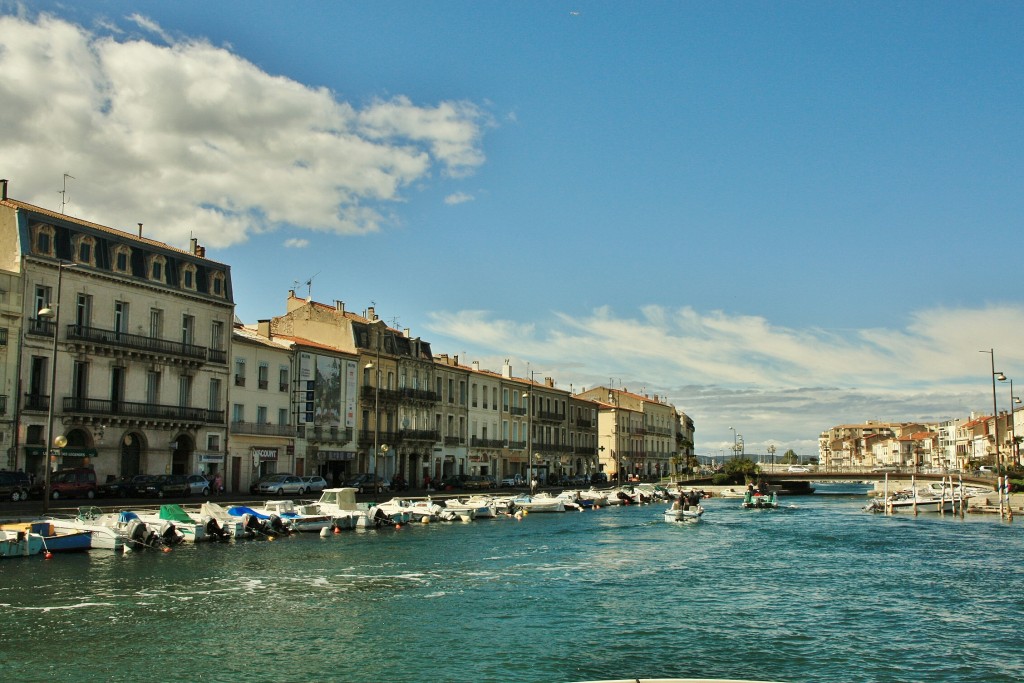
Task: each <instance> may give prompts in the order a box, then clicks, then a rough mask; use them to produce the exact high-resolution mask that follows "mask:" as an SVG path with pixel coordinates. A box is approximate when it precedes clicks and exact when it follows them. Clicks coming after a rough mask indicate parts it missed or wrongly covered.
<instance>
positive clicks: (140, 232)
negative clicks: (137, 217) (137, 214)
mask: <svg viewBox="0 0 1024 683" xmlns="http://www.w3.org/2000/svg"><path fill="white" fill-rule="evenodd" d="M139 237H142V223H139Z"/></svg>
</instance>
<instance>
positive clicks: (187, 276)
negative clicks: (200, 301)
mask: <svg viewBox="0 0 1024 683" xmlns="http://www.w3.org/2000/svg"><path fill="white" fill-rule="evenodd" d="M180 273H181V288H182V289H187V290H190V291H193V292H194V291H196V267H195V266H194V265H193V264H191V263H185V264H183V265H182V266H181V270H180Z"/></svg>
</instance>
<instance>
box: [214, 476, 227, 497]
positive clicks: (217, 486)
mask: <svg viewBox="0 0 1024 683" xmlns="http://www.w3.org/2000/svg"><path fill="white" fill-rule="evenodd" d="M213 492H214V493H215V494H219V493H224V478H223V477H221V476H220V472H218V473H217V474H216V476H214V478H213Z"/></svg>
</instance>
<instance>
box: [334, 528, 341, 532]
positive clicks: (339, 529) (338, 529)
mask: <svg viewBox="0 0 1024 683" xmlns="http://www.w3.org/2000/svg"><path fill="white" fill-rule="evenodd" d="M334 533H336V534H340V533H341V527H337V526H336V527H334Z"/></svg>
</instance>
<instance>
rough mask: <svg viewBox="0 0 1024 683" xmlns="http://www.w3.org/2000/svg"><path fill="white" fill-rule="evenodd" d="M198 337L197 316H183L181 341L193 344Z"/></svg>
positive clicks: (187, 344) (188, 344)
mask: <svg viewBox="0 0 1024 683" xmlns="http://www.w3.org/2000/svg"><path fill="white" fill-rule="evenodd" d="M195 338H196V318H195V316H194V315H183V316H181V343H182V344H185V345H186V346H191V345H192V344H194V343H195Z"/></svg>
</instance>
